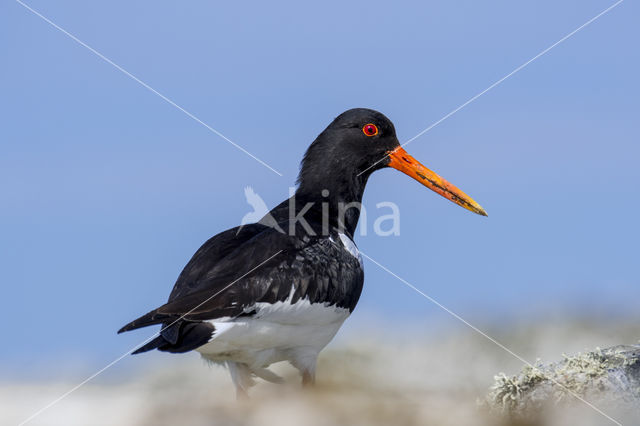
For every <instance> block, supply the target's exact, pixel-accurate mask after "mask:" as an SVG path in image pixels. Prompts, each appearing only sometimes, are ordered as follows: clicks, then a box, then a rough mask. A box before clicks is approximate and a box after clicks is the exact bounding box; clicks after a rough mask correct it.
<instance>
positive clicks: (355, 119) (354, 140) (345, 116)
mask: <svg viewBox="0 0 640 426" xmlns="http://www.w3.org/2000/svg"><path fill="white" fill-rule="evenodd" d="M385 167H392V168H394V169H396V170H399V171H401V172H403V173H405V174H406V175H408V176H411V177H412V178H413V179H415V180H417V181H418V182H420V183H421V184H423V185H424V186H426V187H427V188H429V189H431V190H432V191H435V192H437V193H438V194H440V195H442V196H443V197H445V198H447V199H449V200H451V201H453V202H454V203H456V204H458V205H459V206H461V207H464V208H465V209H467V210H470V211H472V212H474V213H477V214H480V215H483V216H486V215H487V214H486V212H485V211H484V209H483V208H482V207H480V205H479V204H478V203H476V202H475V201H473V199H472V198H471V197H469V196H468V195H466V194H465V193H464V192H462V191H461V190H460V189H458V188H456V187H455V186H454V185H452V184H450V183H449V182H447V181H446V180H444V179H443V178H442V177H440V176H438V175H437V174H436V173H434V172H433V171H431V170H429V169H428V168H427V167H425V166H424V165H422V164H421V163H420V162H419V161H418V160H416V159H415V158H413V157H412V156H411V155H409V154H408V153H407V152H406V151H405V150H404V149H403V148H402V146H401V145H400V142H399V141H398V138H397V136H396V130H395V127H394V126H393V123H392V122H391V120H389V119H388V118H387V117H386V116H385V115H384V114H382V113H380V112H378V111H374V110H371V109H366V108H354V109H350V110H348V111H345V112H343V113H342V114H340V115H339V116H338V117H336V118H335V120H333V122H332V123H331V124H329V126H327V128H326V129H325V130H324V131H323V132H322V133H320V135H318V137H317V138H316V140H315V141H314V142H313V143H312V144H311V146H310V147H309V149H308V150H307V152H306V154H305V156H304V159H303V160H302V167H301V170H300V176H299V178H298V182H299V184H300V187H301V188H307V189H312V190H317V189H319V188H321V187H323V188H326V187H327V185H328V184H330V183H334V184H337V185H341V186H343V187H344V186H355V187H359V186H361V187H362V190H364V185H365V184H366V181H367V178H368V177H369V175H370V174H371V173H372V172H374V171H375V170H379V169H382V168H385ZM327 189H334V188H327Z"/></svg>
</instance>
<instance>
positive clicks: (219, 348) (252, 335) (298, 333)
mask: <svg viewBox="0 0 640 426" xmlns="http://www.w3.org/2000/svg"><path fill="white" fill-rule="evenodd" d="M292 293H293V292H292ZM253 309H255V310H256V314H255V315H253V316H251V317H239V318H236V319H224V318H221V319H217V320H211V321H210V322H211V323H212V324H213V325H214V327H215V329H216V331H215V332H214V335H213V337H212V339H211V340H210V341H209V342H208V343H207V344H205V345H203V346H201V347H199V348H198V349H197V351H198V352H200V353H201V354H202V355H203V356H205V357H206V358H207V359H210V360H212V361H234V362H241V363H245V364H247V365H249V366H251V367H255V368H263V367H266V366H268V365H270V364H272V363H274V362H278V361H284V360H288V361H291V362H292V363H294V364H300V363H307V362H311V361H313V362H315V358H316V357H317V355H318V353H319V352H320V351H321V350H322V349H323V348H324V347H325V346H326V345H327V344H328V343H329V342H330V341H331V339H332V338H333V336H335V334H336V333H337V332H338V329H340V326H341V325H342V323H343V322H344V320H345V319H347V317H348V316H349V310H348V309H345V308H339V307H336V306H327V305H325V304H323V303H310V302H309V301H308V300H298V301H297V302H296V303H293V304H292V303H291V296H290V297H289V298H288V299H287V300H285V301H282V302H276V303H274V304H269V303H258V304H256V305H255V306H253V307H252V308H251V310H253Z"/></svg>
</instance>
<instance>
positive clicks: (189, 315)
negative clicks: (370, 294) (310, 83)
mask: <svg viewBox="0 0 640 426" xmlns="http://www.w3.org/2000/svg"><path fill="white" fill-rule="evenodd" d="M385 167H393V168H395V169H397V170H400V171H402V172H403V173H405V174H407V175H409V176H411V177H412V178H414V179H416V180H417V181H418V182H420V183H422V184H423V185H425V186H426V187H428V188H430V189H432V190H433V191H435V192H437V193H438V194H440V195H442V196H444V197H446V198H448V199H449V200H451V201H453V202H454V203H456V204H459V205H460V206H462V207H464V208H466V209H468V210H470V211H472V212H474V213H477V214H480V215H484V216H486V213H485V211H484V210H483V209H482V207H480V206H479V205H478V204H477V203H476V202H475V201H473V200H472V199H471V198H470V197H468V196H467V195H465V194H464V193H463V192H462V191H460V190H459V189H457V188H456V187H455V186H453V185H451V184H450V183H448V182H447V181H445V180H444V179H442V178H441V177H440V176H438V175H437V174H435V173H434V172H432V171H431V170H429V169H427V168H426V167H424V166H423V165H421V164H420V163H419V162H418V161H417V160H415V159H414V158H413V157H411V156H410V155H409V154H407V153H406V151H405V150H404V149H403V148H402V147H401V146H400V143H399V142H398V139H397V137H396V132H395V129H394V126H393V124H392V123H391V121H390V120H389V119H388V118H387V117H385V116H384V115H383V114H381V113H379V112H377V111H373V110H370V109H360V108H359V109H351V110H348V111H346V112H344V113H342V114H340V115H339V116H338V117H337V118H336V119H335V120H333V122H332V123H331V124H329V126H328V127H327V128H326V129H325V130H324V131H323V132H322V133H320V135H319V136H318V137H317V138H316V139H315V141H313V143H312V144H311V146H310V147H309V148H308V150H307V152H306V154H305V156H304V159H303V160H302V165H301V170H300V175H299V178H298V188H297V190H296V192H295V195H293V196H292V197H291V198H290V199H288V200H285V201H284V202H282V203H281V204H280V205H278V206H276V207H275V208H274V209H273V210H271V211H270V212H269V213H268V214H267V215H266V216H265V217H267V218H268V220H266V221H262V220H261V221H260V222H258V223H254V224H248V225H244V226H242V227H237V228H233V229H229V230H227V231H224V232H222V233H220V234H218V235H216V236H214V237H212V238H211V239H209V240H208V241H207V242H205V243H204V245H203V246H202V247H200V249H198V251H197V252H196V253H195V254H194V255H193V257H192V258H191V260H190V261H189V263H188V264H187V265H186V266H185V268H184V270H183V271H182V273H181V274H180V276H179V277H178V280H177V282H176V284H175V286H174V287H173V290H172V292H171V294H170V296H169V301H168V302H167V303H166V304H164V305H162V306H160V307H159V308H157V309H154V310H152V311H151V312H149V313H147V314H146V315H143V316H141V317H140V318H138V319H136V320H134V321H132V322H130V323H129V324H127V325H125V326H124V327H122V329H120V331H119V333H121V332H125V331H130V330H135V329H138V328H140V327H146V326H150V325H156V324H160V325H162V328H161V330H160V334H159V336H158V337H156V338H155V339H153V340H151V341H149V342H148V343H147V344H145V345H143V346H142V347H140V348H139V349H137V350H136V351H135V352H134V353H140V352H146V351H149V350H152V349H158V350H160V351H165V352H174V353H176V352H188V351H192V350H195V351H198V352H199V353H200V354H201V355H202V357H204V358H205V359H207V360H210V361H213V362H216V363H223V364H226V366H227V367H228V368H229V371H230V373H231V378H232V380H233V383H234V384H235V387H236V391H237V394H238V395H239V396H243V395H246V392H247V390H248V389H249V387H250V386H251V385H253V383H254V378H255V377H260V378H262V379H265V380H268V381H272V382H279V381H281V378H280V377H278V376H277V375H276V374H274V373H273V372H271V371H270V370H268V369H267V367H268V366H269V365H271V364H273V363H276V362H279V361H289V362H290V363H291V364H292V365H293V366H294V367H295V368H297V369H298V370H299V371H300V373H301V375H302V383H303V385H306V384H311V383H313V382H314V381H315V370H316V361H317V358H318V354H319V352H320V351H321V350H322V349H323V348H324V347H325V346H326V345H327V344H328V343H329V342H330V341H331V339H332V338H333V337H334V336H335V334H336V333H337V331H338V329H339V328H340V327H341V325H342V323H343V322H344V320H346V319H347V317H349V315H350V314H351V312H353V309H354V308H355V307H356V304H357V303H358V299H359V297H360V293H361V291H362V286H363V281H364V271H363V265H362V257H361V256H360V253H359V252H358V248H357V247H356V244H355V243H354V241H353V236H354V232H355V230H356V226H357V224H358V219H359V216H360V209H359V207H358V206H359V204H360V202H361V201H362V195H363V192H364V188H365V185H366V183H367V180H368V178H369V176H370V175H371V173H373V172H374V171H376V170H379V169H382V168H385Z"/></svg>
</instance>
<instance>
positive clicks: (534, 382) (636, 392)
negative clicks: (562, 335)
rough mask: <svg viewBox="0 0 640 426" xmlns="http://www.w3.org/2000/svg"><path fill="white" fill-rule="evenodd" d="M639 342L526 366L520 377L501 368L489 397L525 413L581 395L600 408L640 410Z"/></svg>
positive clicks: (499, 406) (498, 406)
mask: <svg viewBox="0 0 640 426" xmlns="http://www.w3.org/2000/svg"><path fill="white" fill-rule="evenodd" d="M639 360H640V345H630V346H625V345H620V346H613V347H610V348H607V349H596V350H595V351H593V352H587V353H584V354H578V355H575V356H566V355H564V360H562V361H560V362H556V363H551V364H547V365H544V364H541V363H537V364H536V365H535V366H534V367H530V366H527V367H525V368H523V370H522V372H521V373H520V374H518V375H516V376H507V375H505V374H504V373H500V374H499V375H497V376H495V384H494V385H493V386H492V387H491V390H490V392H489V394H488V395H487V397H486V400H485V404H486V405H488V406H489V408H490V409H491V411H493V412H499V413H503V414H507V415H509V416H510V417H526V416H528V415H530V414H532V413H540V412H541V410H542V409H543V408H548V407H551V406H554V407H557V406H562V405H565V403H574V402H576V401H579V399H578V398H577V397H579V398H582V399H584V400H585V401H588V402H589V403H591V404H595V405H598V406H599V407H613V408H618V409H619V408H623V409H625V410H629V409H634V410H638V409H640V361H639Z"/></svg>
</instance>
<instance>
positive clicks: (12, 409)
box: [0, 319, 640, 426]
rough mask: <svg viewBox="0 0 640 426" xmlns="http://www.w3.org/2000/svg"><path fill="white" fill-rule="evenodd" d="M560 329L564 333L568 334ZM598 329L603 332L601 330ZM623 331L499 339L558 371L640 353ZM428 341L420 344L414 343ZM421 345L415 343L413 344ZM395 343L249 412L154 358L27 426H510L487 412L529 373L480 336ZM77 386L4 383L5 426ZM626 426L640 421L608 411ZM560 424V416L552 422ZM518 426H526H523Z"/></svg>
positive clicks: (181, 360)
mask: <svg viewBox="0 0 640 426" xmlns="http://www.w3.org/2000/svg"><path fill="white" fill-rule="evenodd" d="M561 324H562V325H561ZM602 324H607V325H606V326H603V325H602ZM635 324H639V323H638V322H637V321H632V320H629V319H626V320H624V321H621V320H616V321H613V320H610V321H602V320H599V321H595V320H592V321H575V320H574V321H572V322H571V323H570V324H569V325H567V324H566V321H562V322H561V321H559V320H553V319H547V320H546V321H545V322H544V323H543V324H541V323H540V322H538V323H537V324H536V325H535V327H534V326H526V325H512V327H510V330H511V331H510V332H504V331H500V330H499V329H498V328H493V329H492V328H488V329H487V331H488V333H489V334H491V335H492V336H493V337H495V338H497V339H498V340H499V341H500V342H502V343H503V344H505V345H506V346H507V347H508V348H510V349H511V350H513V351H514V352H515V353H517V354H519V355H522V356H523V357H524V358H525V359H527V360H530V361H532V362H535V361H536V359H538V358H541V359H542V360H543V361H555V360H558V359H560V358H561V355H562V353H567V354H570V353H576V352H580V351H586V350H590V349H594V348H595V347H607V346H611V345H615V344H620V343H637V342H638V340H639V339H640V324H639V326H636V325H635ZM418 335H420V334H418ZM410 336H413V337H410ZM415 336H416V334H415V333H405V334H404V335H403V336H397V335H396V336H392V335H390V333H389V332H382V333H381V332H380V331H379V330H378V333H377V334H375V335H374V334H373V333H372V332H371V331H369V332H363V333H357V336H348V337H349V338H345V336H342V338H341V339H338V341H336V342H335V343H333V344H332V345H330V347H329V348H327V349H326V350H325V351H324V352H323V353H322V354H321V358H320V362H319V366H318V383H317V386H316V388H315V389H313V390H311V391H301V390H300V388H299V378H298V377H297V376H296V372H295V371H294V370H293V369H292V368H290V367H289V366H287V365H285V364H279V365H276V366H275V368H274V370H276V371H278V372H279V373H280V374H283V375H284V376H285V377H286V378H287V383H286V384H284V385H274V384H270V383H265V382H260V383H259V384H258V385H257V386H256V387H254V388H253V389H252V393H251V399H250V400H249V401H242V402H237V401H236V400H235V396H234V392H233V387H232V385H231V382H230V379H229V377H228V373H227V372H226V371H225V370H224V369H223V368H221V367H216V366H209V365H207V364H206V363H205V362H203V361H201V360H200V359H199V358H198V357H197V356H196V355H195V354H194V355H185V356H168V355H167V356H158V357H154V358H153V361H152V362H150V364H151V365H149V366H148V368H146V369H145V370H144V371H136V372H133V373H131V374H126V375H120V376H118V377H113V376H112V377H110V378H109V380H105V379H104V378H103V379H100V378H99V379H97V380H95V381H91V382H89V383H88V384H86V385H85V386H83V387H82V388H80V389H79V390H77V391H76V392H74V393H72V394H71V395H69V396H68V397H66V398H64V399H63V400H61V401H60V402H59V403H57V404H55V405H54V406H52V407H51V408H49V409H48V410H46V411H44V412H43V413H42V414H40V415H39V416H37V417H36V418H34V419H32V420H31V421H29V422H28V423H27V424H29V425H33V426H37V425H65V426H67V425H68V426H73V425H78V426H86V425H135V426H138V425H139V426H151V425H154V426H163V425H178V424H179V425H194V426H195V425H198V426H200V425H256V426H257V425H279V426H289V425H291V426H294V425H296V426H297V425H301V424H304V425H310V426H316V425H318V426H324V425H327V426H328V425H342V424H344V425H469V426H473V425H499V424H515V423H509V422H507V421H506V420H505V419H503V418H499V417H495V416H494V415H492V414H490V413H489V412H488V410H487V409H486V408H484V407H483V406H482V404H479V402H481V401H482V400H483V399H484V397H485V395H486V394H487V392H488V390H489V388H490V386H491V385H492V384H493V380H494V379H493V378H494V376H495V375H496V374H497V373H499V372H505V373H507V374H515V373H517V372H518V371H519V370H520V368H521V367H522V362H521V361H519V360H518V359H516V358H514V357H513V356H512V355H510V354H508V353H507V352H505V351H504V350H503V349H501V348H499V347H498V346H497V345H495V344H494V343H492V342H490V341H488V340H487V339H486V338H484V337H482V336H480V335H479V334H477V333H475V332H474V331H472V330H468V329H456V330H455V331H449V332H446V333H445V332H442V333H439V334H438V333H433V334H431V335H429V336H421V338H420V339H419V340H416V339H415ZM78 382H79V380H67V381H50V382H37V381H36V382H34V381H30V382H15V381H13V382H0V424H2V425H18V424H20V422H22V421H24V420H25V419H26V418H28V417H29V415H31V414H32V413H34V412H35V411H37V410H38V409H39V408H41V407H43V406H45V405H47V404H48V403H49V402H51V401H52V400H54V399H55V398H57V397H59V396H60V395H62V394H63V393H64V392H66V391H68V390H69V389H70V388H72V387H73V386H75V385H76V384H78ZM600 408H602V409H603V410H604V411H605V412H606V413H607V414H609V415H611V416H612V417H615V418H616V420H618V421H619V422H621V423H622V424H625V425H632V424H640V411H637V412H635V413H629V412H619V411H616V410H615V408H614V407H600ZM552 412H553V414H551V413H552ZM546 414H549V416H547V417H549V418H546V419H545V420H544V421H542V422H539V423H535V424H548V425H572V424H580V425H608V424H615V423H613V422H612V421H611V420H608V419H607V418H606V417H605V416H603V415H601V414H599V413H597V412H596V411H595V410H594V409H593V408H591V407H589V406H587V405H586V404H584V403H582V402H576V404H575V405H573V406H570V407H564V408H562V409H555V410H552V409H550V410H549V413H546ZM520 424H522V423H520Z"/></svg>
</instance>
